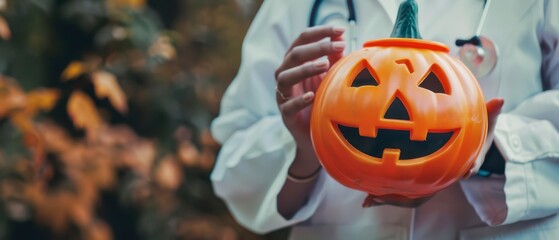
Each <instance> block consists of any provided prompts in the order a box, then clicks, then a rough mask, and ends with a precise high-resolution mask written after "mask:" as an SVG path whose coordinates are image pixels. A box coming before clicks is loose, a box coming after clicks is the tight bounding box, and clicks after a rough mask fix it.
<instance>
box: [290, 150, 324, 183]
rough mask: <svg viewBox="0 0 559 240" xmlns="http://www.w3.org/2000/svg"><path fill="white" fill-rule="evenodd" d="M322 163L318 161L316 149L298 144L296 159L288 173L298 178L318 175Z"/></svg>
mask: <svg viewBox="0 0 559 240" xmlns="http://www.w3.org/2000/svg"><path fill="white" fill-rule="evenodd" d="M321 168H322V165H320V162H319V161H318V158H317V157H316V154H315V153H314V149H313V148H312V147H311V148H307V147H300V146H297V152H296V154H295V159H294V160H293V163H291V166H290V167H289V170H288V174H289V175H290V176H293V177H296V178H306V177H309V176H312V175H313V174H314V175H316V173H317V172H319V171H320V169H321Z"/></svg>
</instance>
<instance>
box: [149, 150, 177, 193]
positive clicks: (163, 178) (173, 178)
mask: <svg viewBox="0 0 559 240" xmlns="http://www.w3.org/2000/svg"><path fill="white" fill-rule="evenodd" d="M181 181H182V172H181V168H180V166H179V164H178V163H177V162H176V161H175V159H174V157H172V156H170V155H169V156H167V157H165V158H164V159H163V160H161V162H160V163H159V164H158V165H157V168H156V170H155V182H156V183H157V184H158V185H159V186H160V187H162V188H164V189H169V190H176V189H177V188H178V187H179V185H180V184H181Z"/></svg>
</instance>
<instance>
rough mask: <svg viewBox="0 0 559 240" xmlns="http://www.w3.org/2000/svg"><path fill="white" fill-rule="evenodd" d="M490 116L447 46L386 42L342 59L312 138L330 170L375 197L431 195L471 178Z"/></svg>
mask: <svg viewBox="0 0 559 240" xmlns="http://www.w3.org/2000/svg"><path fill="white" fill-rule="evenodd" d="M486 131H487V113H486V109H485V102H484V99H483V95H482V92H481V90H480V88H479V86H478V85H477V81H476V79H475V78H474V77H473V75H472V74H471V73H470V72H469V71H468V69H467V68H466V67H465V66H464V65H463V64H462V63H460V62H459V61H458V60H457V59H455V58H453V57H451V56H450V55H449V54H448V48H447V47H446V46H445V45H442V44H439V43H435V42H430V41H425V40H419V39H402V38H394V39H382V40H376V41H371V42H368V43H367V44H365V48H364V49H362V50H360V51H357V52H355V53H353V54H351V55H349V56H347V57H345V58H343V59H342V60H340V61H339V62H338V63H336V64H335V65H334V66H333V67H332V69H331V70H330V71H329V72H328V74H327V76H326V77H325V78H324V80H323V82H322V84H321V86H320V88H319V89H318V91H317V95H316V98H315V103H314V106H313V112H312V118H311V137H312V141H313V145H314V147H315V151H316V153H317V155H318V157H319V159H320V161H321V163H322V165H323V166H324V168H325V169H326V171H327V172H328V173H329V174H330V175H331V176H332V177H334V178H335V179H336V180H338V181H339V182H341V183H342V184H344V185H346V186H348V187H351V188H355V189H359V190H363V191H366V192H369V193H372V194H374V195H386V194H397V195H402V196H405V197H410V198H415V197H421V196H426V195H430V194H432V193H434V192H437V191H439V190H441V189H443V188H444V187H446V186H448V185H450V184H451V183H452V182H454V181H456V180H458V179H459V178H461V177H462V176H464V175H465V174H466V173H467V172H468V171H469V169H470V167H471V166H472V164H473V163H474V161H475V158H476V157H477V154H478V153H479V151H480V148H481V146H482V145H483V142H484V139H485V135H486Z"/></svg>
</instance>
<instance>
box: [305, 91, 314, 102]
mask: <svg viewBox="0 0 559 240" xmlns="http://www.w3.org/2000/svg"><path fill="white" fill-rule="evenodd" d="M313 97H314V93H313V92H307V93H305V94H303V100H305V102H308V101H310V100H312V99H313Z"/></svg>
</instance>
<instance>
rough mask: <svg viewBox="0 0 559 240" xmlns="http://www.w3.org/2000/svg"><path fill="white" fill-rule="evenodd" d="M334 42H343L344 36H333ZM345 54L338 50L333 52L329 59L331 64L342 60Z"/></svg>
mask: <svg viewBox="0 0 559 240" xmlns="http://www.w3.org/2000/svg"><path fill="white" fill-rule="evenodd" d="M331 41H332V42H336V41H337V42H343V41H344V38H343V37H342V36H341V35H340V36H337V37H332V40H331ZM343 56H344V52H343V51H342V52H336V53H333V54H330V55H328V60H329V61H330V66H332V65H334V63H336V62H337V61H338V60H340V59H341V58H342V57H343Z"/></svg>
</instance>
